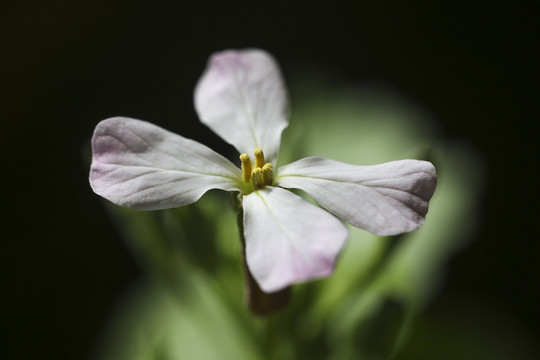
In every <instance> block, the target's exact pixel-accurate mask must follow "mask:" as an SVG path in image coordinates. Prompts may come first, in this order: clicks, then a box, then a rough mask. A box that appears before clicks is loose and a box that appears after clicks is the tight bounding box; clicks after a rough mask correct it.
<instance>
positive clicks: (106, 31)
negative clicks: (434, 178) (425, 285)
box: [0, 0, 540, 359]
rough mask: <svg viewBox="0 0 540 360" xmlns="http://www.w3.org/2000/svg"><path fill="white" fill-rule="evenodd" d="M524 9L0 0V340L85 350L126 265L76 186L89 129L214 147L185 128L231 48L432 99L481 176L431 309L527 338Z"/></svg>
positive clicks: (531, 321) (83, 188) (528, 150)
mask: <svg viewBox="0 0 540 360" xmlns="http://www.w3.org/2000/svg"><path fill="white" fill-rule="evenodd" d="M531 4H532V1H531V2H519V1H514V2H510V1H477V2H474V3H473V2H470V1H463V2H461V1H456V2H437V3H431V2H425V3H424V2H421V1H409V2H398V1H389V2H361V1H351V2H335V3H334V4H332V5H330V4H325V5H318V4H316V3H308V2H305V3H304V2H292V1H291V2H289V1H273V2H249V3H248V2H246V3H236V2H204V1H201V2H199V3H198V4H192V3H189V5H188V3H187V2H182V1H161V2H157V1H156V2H138V1H123V0H120V1H103V0H97V1H92V2H90V1H88V2H85V1H43V2H41V1H34V2H32V1H12V2H2V3H1V5H0V19H1V22H0V27H1V31H0V37H1V49H2V50H1V58H0V71H1V74H2V76H1V79H0V81H1V85H0V89H1V91H2V93H1V100H0V101H1V102H2V104H1V114H2V115H1V120H2V130H1V139H2V141H1V147H2V148H1V149H2V161H1V166H2V176H1V184H2V185H3V186H2V189H3V190H2V200H3V201H2V208H3V215H2V220H1V221H2V223H1V226H2V227H1V229H2V236H1V237H2V240H1V241H0V254H1V255H0V256H1V265H0V266H1V277H2V282H1V295H0V296H1V300H2V306H1V311H2V314H1V319H0V323H1V326H2V329H3V330H4V331H5V334H4V335H2V343H3V344H2V350H1V351H2V352H3V353H4V354H6V353H7V354H13V355H11V357H9V356H8V357H7V358H20V359H22V358H47V359H64V358H65V359H76V358H85V357H87V356H88V354H89V353H90V352H91V350H92V347H93V346H94V343H95V341H96V338H97V336H98V335H99V333H100V330H101V329H102V328H103V326H104V324H105V322H106V319H107V316H108V314H109V313H110V312H111V311H112V309H113V307H114V304H115V301H116V300H117V298H118V296H119V295H120V294H121V293H122V291H123V289H125V287H126V284H128V283H129V281H130V280H131V279H133V278H135V277H137V276H139V270H138V269H137V267H136V266H135V264H134V262H133V260H132V258H131V257H130V255H129V253H128V252H127V250H126V249H125V248H124V246H123V245H122V243H121V242H120V241H118V239H117V235H116V234H115V233H114V230H113V228H112V226H111V224H110V222H109V220H108V219H107V217H106V215H105V213H104V211H103V208H102V204H101V202H100V199H99V198H98V197H97V196H96V195H94V194H93V193H92V191H91V189H90V187H89V186H88V180H87V176H88V164H87V163H86V162H85V154H86V153H85V151H87V150H88V149H87V148H86V149H85V147H86V146H87V144H88V141H89V138H90V136H91V134H92V131H93V128H94V126H95V125H96V123H97V122H98V121H99V120H101V119H104V118H107V117H110V116H113V115H126V116H132V117H136V118H140V119H146V120H149V121H153V122H156V123H159V125H161V126H163V127H165V128H168V129H170V130H172V131H175V132H178V133H182V134H183V135H184V136H187V137H191V138H194V139H197V140H203V142H204V143H205V144H209V145H211V146H212V147H213V148H214V149H216V150H218V151H219V150H220V149H223V148H224V145H223V143H221V142H219V140H218V139H217V137H216V136H215V135H213V134H212V133H211V132H210V131H209V130H208V129H206V128H205V127H204V126H202V125H200V124H199V123H198V121H197V118H196V115H195V112H194V110H193V105H192V93H193V88H194V85H195V83H196V81H197V79H198V78H199V76H200V74H201V72H202V70H203V68H204V66H205V63H206V60H207V57H208V56H209V55H210V54H211V53H212V52H214V51H217V50H222V49H225V48H243V47H259V48H264V49H267V50H268V51H270V52H271V53H272V54H274V55H275V56H276V58H277V59H278V60H279V61H280V63H281V65H282V68H283V71H284V74H285V77H286V79H294V78H295V76H296V74H297V72H296V71H297V70H298V71H300V72H301V71H303V70H305V69H312V70H313V69H315V70H317V69H324V71H326V72H330V73H331V74H332V75H331V76H333V77H335V78H337V79H341V80H342V81H344V82H362V81H366V80H370V79H380V80H384V81H386V82H389V83H391V84H393V85H395V86H396V87H397V88H399V89H401V90H402V91H403V92H404V93H406V94H408V96H410V97H411V98H412V99H415V100H417V101H419V102H421V103H423V104H424V105H425V106H426V107H427V108H428V109H430V110H431V111H432V112H433V113H434V114H435V115H436V116H437V118H438V119H439V121H440V122H441V124H442V126H443V128H444V131H445V135H446V136H448V137H451V138H460V139H464V140H465V141H467V142H469V143H471V144H473V146H474V147H475V148H476V149H478V151H479V152H480V153H481V154H482V156H483V157H484V159H485V161H486V163H487V170H488V174H487V175H488V183H487V186H486V192H485V195H484V201H483V205H482V209H483V220H482V226H481V228H480V231H479V234H478V240H477V241H475V242H474V243H473V244H472V245H471V246H469V247H468V248H467V249H466V250H465V251H462V252H461V253H460V254H459V255H458V256H456V257H455V258H454V259H453V260H452V262H451V264H450V268H449V273H448V277H447V280H446V286H445V287H444V289H443V291H442V292H441V293H440V294H439V295H438V297H437V298H436V299H435V301H434V303H433V305H432V306H433V307H436V306H437V303H438V302H439V301H443V300H442V299H444V298H445V297H446V296H448V295H449V294H466V295H473V296H478V297H484V298H492V299H496V301H497V303H498V304H499V305H500V306H501V307H503V308H504V309H505V311H507V312H508V313H509V314H511V315H512V316H513V317H515V319H517V320H516V321H518V322H519V324H520V326H522V327H524V328H525V329H527V331H529V332H531V333H537V332H538V330H539V325H538V324H539V321H540V317H539V313H538V308H537V305H538V304H539V303H540V296H539V294H538V285H539V283H538V280H539V278H540V277H539V275H540V272H539V267H538V245H537V241H538V231H537V227H538V226H537V223H538V210H537V204H538V199H537V198H536V197H537V193H538V191H537V187H536V185H537V182H538V181H537V169H536V168H537V166H538V156H537V153H536V152H535V148H534V147H533V140H535V138H536V137H537V136H536V135H537V132H535V129H534V125H535V123H537V122H538V116H537V115H538V113H537V112H536V113H535V110H536V109H535V106H536V102H537V101H538V100H537V99H538V87H539V76H538V71H537V64H538V58H535V57H534V50H535V48H538V47H539V46H538V45H539V41H538V27H537V25H538V24H537V22H538V20H537V17H538V16H537V14H538V13H537V12H536V11H535V10H536V9H534V8H533V6H531ZM293 100H294V99H293ZM15 354H16V355H15Z"/></svg>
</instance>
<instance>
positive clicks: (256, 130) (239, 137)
mask: <svg viewBox="0 0 540 360" xmlns="http://www.w3.org/2000/svg"><path fill="white" fill-rule="evenodd" d="M195 109H196V110H197V113H198V114H199V118H200V119H201V121H202V122H203V123H204V124H206V125H207V126H208V127H210V128H211V129H212V130H213V131H214V132H215V133H216V134H218V135H219V136H221V137H222V138H223V139H224V140H225V141H227V142H228V143H230V144H231V145H233V146H234V147H236V149H237V150H238V151H239V152H240V153H247V154H249V155H250V156H251V155H252V154H253V150H255V149H256V148H261V149H263V151H264V153H265V156H266V158H267V159H268V161H269V162H272V163H274V164H275V160H276V158H277V153H278V150H279V144H280V140H281V132H282V131H283V129H285V128H286V127H287V124H288V122H287V116H288V99H287V93H286V89H285V84H284V82H283V79H282V76H281V72H280V70H279V66H278V64H277V62H276V61H275V60H274V58H273V57H272V56H271V55H270V54H268V53H267V52H265V51H262V50H257V49H250V50H241V51H235V50H228V51H223V52H219V53H215V54H214V55H212V56H211V58H210V60H209V62H208V66H207V68H206V70H205V72H204V74H203V75H202V77H201V79H200V80H199V83H198V84H197V87H196V89H195Z"/></svg>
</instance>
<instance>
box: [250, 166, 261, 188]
mask: <svg viewBox="0 0 540 360" xmlns="http://www.w3.org/2000/svg"><path fill="white" fill-rule="evenodd" d="M251 182H252V183H253V188H254V189H255V190H259V189H262V188H263V187H264V182H263V170H262V169H261V168H260V167H257V168H255V169H253V171H251Z"/></svg>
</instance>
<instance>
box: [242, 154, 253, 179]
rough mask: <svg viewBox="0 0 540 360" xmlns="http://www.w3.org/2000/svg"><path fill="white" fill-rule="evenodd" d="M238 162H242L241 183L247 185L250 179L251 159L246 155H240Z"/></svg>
mask: <svg viewBox="0 0 540 360" xmlns="http://www.w3.org/2000/svg"><path fill="white" fill-rule="evenodd" d="M240 161H241V162H242V181H243V182H245V183H246V184H247V183H248V182H249V180H250V179H251V159H250V158H249V155H248V154H242V155H240Z"/></svg>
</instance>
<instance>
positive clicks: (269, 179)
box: [262, 163, 274, 186]
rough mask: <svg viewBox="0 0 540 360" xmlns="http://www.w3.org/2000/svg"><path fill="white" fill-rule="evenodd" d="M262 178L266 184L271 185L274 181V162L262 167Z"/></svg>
mask: <svg viewBox="0 0 540 360" xmlns="http://www.w3.org/2000/svg"><path fill="white" fill-rule="evenodd" d="M262 180H263V183H264V185H266V186H271V185H272V184H273V183H274V167H273V166H272V164H270V163H266V164H264V166H263V168H262Z"/></svg>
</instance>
